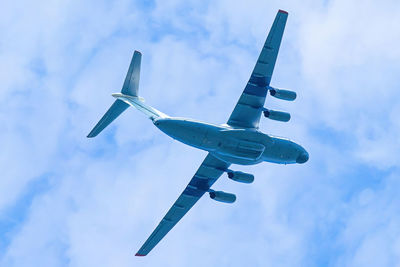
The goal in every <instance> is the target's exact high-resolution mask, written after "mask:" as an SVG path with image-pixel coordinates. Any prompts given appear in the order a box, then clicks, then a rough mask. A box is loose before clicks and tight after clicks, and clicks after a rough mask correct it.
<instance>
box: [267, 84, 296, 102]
mask: <svg viewBox="0 0 400 267" xmlns="http://www.w3.org/2000/svg"><path fill="white" fill-rule="evenodd" d="M269 93H270V95H272V96H273V97H276V98H279V99H282V100H287V101H293V100H295V99H296V97H297V94H296V92H293V91H289V90H285V89H278V88H273V87H270V88H269Z"/></svg>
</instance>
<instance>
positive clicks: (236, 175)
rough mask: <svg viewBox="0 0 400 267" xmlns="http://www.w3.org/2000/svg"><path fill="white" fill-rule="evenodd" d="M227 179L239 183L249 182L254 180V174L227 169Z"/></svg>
mask: <svg viewBox="0 0 400 267" xmlns="http://www.w3.org/2000/svg"><path fill="white" fill-rule="evenodd" d="M228 177H229V179H232V180H234V181H236V182H239V183H246V184H251V183H252V182H253V181H254V175H253V174H250V173H245V172H239V171H228Z"/></svg>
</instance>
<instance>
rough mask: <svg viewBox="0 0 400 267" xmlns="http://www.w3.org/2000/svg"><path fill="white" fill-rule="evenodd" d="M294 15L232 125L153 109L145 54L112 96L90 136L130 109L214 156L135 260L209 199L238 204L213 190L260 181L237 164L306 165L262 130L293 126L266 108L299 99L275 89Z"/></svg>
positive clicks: (286, 143) (276, 27)
mask: <svg viewBox="0 0 400 267" xmlns="http://www.w3.org/2000/svg"><path fill="white" fill-rule="evenodd" d="M287 17H288V12H286V11H283V10H279V11H278V13H277V15H276V17H275V20H274V22H273V24H272V27H271V30H270V32H269V34H268V37H267V39H266V41H265V43H264V46H263V48H262V50H261V53H260V55H259V57H258V60H257V63H256V65H255V67H254V69H253V72H252V73H251V76H250V79H249V81H248V83H247V84H246V87H245V89H244V91H243V93H242V95H241V96H240V98H239V101H238V102H237V104H236V106H235V108H234V110H233V112H232V114H231V115H230V117H229V119H228V121H227V123H226V124H222V125H215V124H211V123H206V122H200V121H197V120H193V119H189V118H179V117H170V116H168V115H166V114H164V113H162V112H161V111H159V110H157V109H155V108H153V107H151V106H149V105H147V104H146V103H145V101H144V99H143V98H142V97H140V96H139V95H138V87H139V77H140V64H141V57H142V54H141V53H140V52H138V51H135V52H134V54H133V57H132V60H131V63H130V66H129V70H128V73H127V75H126V78H125V81H124V84H123V87H122V90H121V93H114V94H112V96H113V97H115V98H116V100H115V102H114V103H113V104H112V106H111V107H110V108H109V109H108V111H107V112H106V113H105V114H104V116H103V117H102V118H101V119H100V121H99V122H98V123H97V124H96V126H95V127H94V128H93V130H92V131H91V132H90V133H89V135H88V136H87V137H88V138H92V137H95V136H97V135H98V134H99V133H100V132H101V131H102V130H103V129H104V128H106V127H107V126H108V125H109V124H110V123H111V122H112V121H113V120H115V119H116V118H117V117H118V116H119V115H120V114H121V113H122V112H124V111H125V110H126V109H127V108H128V107H129V106H132V107H135V108H136V109H138V110H139V111H141V112H143V113H144V114H145V115H146V116H147V117H148V118H149V119H150V120H151V121H152V122H153V124H154V125H155V126H156V127H157V128H158V129H160V130H161V131H162V132H164V133H165V134H167V135H169V136H170V137H172V138H173V139H175V140H178V141H180V142H182V143H184V144H187V145H189V146H192V147H195V148H199V149H202V150H205V151H207V152H208V154H207V156H206V158H205V159H204V161H203V163H202V164H201V165H200V167H199V168H198V170H197V171H196V173H195V174H194V176H193V178H192V179H191V180H190V182H189V184H188V185H187V186H186V188H185V189H184V191H183V192H182V194H181V195H180V196H179V197H178V199H177V200H176V201H175V203H174V204H173V205H172V207H171V208H170V209H169V211H168V212H167V214H166V215H165V216H164V218H163V219H162V220H161V222H160V223H159V224H158V226H157V227H156V229H155V230H154V231H153V232H152V234H151V235H150V237H149V238H148V239H147V240H146V242H145V243H144V244H143V245H142V247H141V248H140V249H139V251H138V252H137V253H136V254H135V256H146V255H147V254H148V253H149V252H150V251H151V250H152V249H153V248H154V247H155V246H156V245H157V244H158V243H159V242H160V241H161V239H162V238H164V237H165V235H166V234H167V233H168V232H169V231H170V230H171V229H172V228H173V227H174V226H175V225H176V224H177V223H178V222H179V220H180V219H182V217H183V216H184V215H185V214H186V213H187V212H188V211H189V210H190V209H191V208H192V207H193V206H194V204H196V202H197V201H198V200H199V199H200V198H201V197H202V196H203V195H204V194H205V193H209V196H210V198H211V199H213V200H216V201H220V202H225V203H233V202H235V200H236V196H235V195H234V194H231V193H227V192H223V191H215V190H213V189H212V188H211V187H212V185H213V184H214V183H215V181H216V180H217V179H218V178H219V177H220V176H221V175H222V174H223V173H227V175H228V178H230V179H231V180H233V181H236V182H240V183H252V182H253V181H254V175H252V174H249V173H245V172H241V171H234V170H232V169H230V168H229V167H230V165H231V164H238V165H252V164H258V163H261V162H264V161H265V162H272V163H278V164H291V163H300V164H301V163H305V162H307V161H308V159H309V154H308V153H307V151H306V150H305V149H304V148H303V147H302V146H300V145H298V144H296V143H295V142H293V141H290V140H289V139H286V138H282V137H276V136H271V135H268V134H265V133H262V132H261V131H260V130H259V122H260V118H261V114H263V115H264V116H265V117H267V118H269V119H271V120H276V121H282V122H287V121H289V120H290V114H289V113H286V112H282V111H275V110H271V109H267V108H265V107H264V102H265V98H266V96H267V94H268V92H269V94H270V95H271V96H273V97H275V98H278V99H281V100H287V101H293V100H295V98H296V96H297V95H296V93H295V92H293V91H289V90H284V89H278V88H275V87H272V86H270V82H271V77H272V73H273V70H274V66H275V62H276V59H277V56H278V51H279V47H280V44H281V40H282V36H283V31H284V29H285V25H286V21H287Z"/></svg>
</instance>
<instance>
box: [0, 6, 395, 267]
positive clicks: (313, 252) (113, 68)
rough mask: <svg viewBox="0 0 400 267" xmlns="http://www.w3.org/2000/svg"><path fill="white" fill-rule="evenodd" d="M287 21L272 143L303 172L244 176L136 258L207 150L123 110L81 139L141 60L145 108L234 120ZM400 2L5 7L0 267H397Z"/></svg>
mask: <svg viewBox="0 0 400 267" xmlns="http://www.w3.org/2000/svg"><path fill="white" fill-rule="evenodd" d="M278 9H284V10H287V11H288V12H289V19H288V23H287V25H286V31H285V34H284V38H283V42H282V46H281V50H280V54H279V57H278V61H277V65H276V68H275V72H274V77H273V79H272V85H273V86H276V87H283V88H290V89H293V90H295V91H297V93H298V98H297V100H296V101H295V102H293V103H292V102H284V101H279V100H277V99H271V98H268V99H267V102H266V106H267V107H269V108H273V109H280V110H284V111H288V112H290V113H291V114H292V120H291V121H290V123H280V122H274V121H269V120H266V119H264V120H263V121H262V122H261V130H262V131H264V132H266V133H271V134H274V135H279V136H285V137H289V138H290V139H293V140H294V141H296V142H298V143H300V144H302V145H303V146H304V147H305V148H306V149H307V150H308V151H309V153H310V161H309V162H307V163H306V164H304V165H287V166H283V165H274V164H269V163H264V164H260V165H256V166H250V167H248V166H246V167H244V166H234V168H235V169H236V170H242V171H247V172H251V173H253V174H254V175H255V177H256V180H255V182H254V183H253V184H251V185H245V184H239V183H235V182H233V181H231V180H229V179H227V178H226V177H225V176H222V177H221V179H220V180H218V181H217V183H216V184H215V186H214V189H217V190H224V191H228V192H232V193H235V194H236V195H237V198H238V199H237V201H236V203H235V204H233V205H228V204H223V203H218V202H214V201H212V200H210V199H209V198H207V197H204V198H203V199H201V200H200V201H199V203H198V204H197V205H196V206H195V207H194V208H193V209H192V210H191V211H190V212H189V213H188V215H187V216H186V217H185V218H184V219H183V220H182V221H181V222H180V223H179V224H178V225H177V226H176V227H175V228H174V229H173V230H172V231H171V232H170V233H169V234H168V235H167V237H166V238H165V239H164V240H163V241H162V242H161V243H160V244H159V245H158V246H157V247H156V248H155V249H154V250H153V251H152V252H151V253H150V254H149V255H148V256H147V257H140V258H139V257H134V254H135V253H136V251H137V249H138V248H139V247H140V246H141V245H142V243H143V242H144V241H145V240H146V238H147V237H148V235H149V234H150V233H151V232H152V231H153V229H154V228H155V226H156V225H157V224H158V222H159V221H160V219H161V218H162V217H163V216H164V214H165V213H166V211H167V210H168V209H169V207H170V206H171V205H172V203H173V202H174V201H175V199H176V198H177V196H178V195H179V194H180V193H181V191H182V190H183V188H184V187H185V186H186V184H187V183H188V181H189V179H190V178H191V177H192V175H193V174H194V172H195V171H196V169H197V168H198V166H199V164H200V163H201V162H202V159H203V158H204V156H205V155H206V153H205V152H204V151H200V150H196V149H194V148H190V147H188V146H185V145H183V144H180V143H178V142H176V141H173V140H172V139H170V138H169V137H167V136H165V135H163V134H162V133H161V132H160V131H159V130H158V129H156V128H155V127H154V126H153V125H152V123H151V122H150V121H149V120H148V119H147V118H145V117H144V116H143V114H141V113H140V112H138V111H136V110H134V109H132V108H131V109H129V110H128V111H126V112H125V113H124V114H123V115H121V117H120V118H118V120H117V121H115V122H114V123H113V124H112V125H111V126H110V127H108V128H107V129H106V130H105V131H104V132H103V133H101V134H100V135H99V136H98V137H96V138H94V139H87V138H86V135H87V134H88V132H89V131H90V130H91V128H92V127H93V126H94V124H95V123H96V122H97V121H98V119H99V118H100V117H101V116H102V115H103V113H104V112H105V111H106V109H107V108H108V107H109V105H111V103H112V102H113V98H112V97H111V96H110V95H111V93H113V92H119V91H120V89H121V86H122V83H123V80H124V77H125V74H126V71H127V68H128V65H129V61H130V58H131V56H132V52H133V51H134V50H135V49H136V50H139V51H141V52H142V54H143V58H142V69H141V80H140V94H141V96H143V97H144V98H146V102H147V103H149V104H151V105H152V106H154V107H156V108H158V109H159V110H161V111H163V112H165V113H167V114H169V115H171V116H185V117H191V118H196V119H200V120H204V121H209V122H213V123H225V122H226V120H227V119H228V117H229V115H230V112H231V111H232V109H233V107H234V104H235V103H236V101H237V99H238V97H239V95H240V93H241V92H242V90H243V89H244V86H245V84H246V82H247V80H248V78H249V75H250V73H251V70H252V68H253V66H254V64H255V61H256V59H257V57H258V54H259V51H260V49H261V47H262V45H263V42H264V41H265V38H266V35H267V33H268V31H269V28H270V26H271V24H272V21H273V19H274V17H275V14H276V12H277V10H278ZM399 14H400V2H399V1H396V0H384V1H373V0H363V1H361V0H352V1H346V0H332V1H329V0H324V1H317V0H306V1H295V0H292V1H285V2H284V3H282V1H278V0H271V1H269V0H268V1H256V0H247V1H228V0H218V1H187V0H185V1H184V0H168V1H161V0H154V1H124V0H123V1H105V0H101V1H94V0H93V1H90V0H89V1H66V0H59V1H11V0H10V1H8V0H6V1H3V2H2V4H1V8H0V36H1V38H0V148H1V150H0V151H1V152H0V168H1V177H0V266H400V194H399V187H400V157H399V155H398V154H399V151H400V137H399V136H400V120H399V118H398V114H399V113H400V91H399V90H400V86H399V84H400V82H399V77H400V64H399V61H400V49H399V43H400V28H399V25H400V15H399Z"/></svg>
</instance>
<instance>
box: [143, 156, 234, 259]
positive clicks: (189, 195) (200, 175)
mask: <svg viewBox="0 0 400 267" xmlns="http://www.w3.org/2000/svg"><path fill="white" fill-rule="evenodd" d="M229 165H230V164H229V163H226V162H224V161H222V160H219V159H217V158H216V157H214V156H212V155H211V154H208V155H207V157H206V158H205V159H204V161H203V163H202V164H201V165H200V167H199V169H198V170H197V172H196V173H195V175H194V176H193V178H192V180H190V182H189V184H188V185H187V186H186V188H185V190H183V192H182V194H181V195H180V196H179V198H178V199H177V200H176V201H175V203H174V204H173V205H172V207H171V208H170V209H169V211H168V212H167V214H166V215H165V216H164V218H163V219H162V220H161V222H160V223H159V224H158V226H157V228H156V229H155V230H154V231H153V233H152V234H151V235H150V237H149V238H148V239H147V240H146V242H145V243H144V244H143V246H142V247H141V248H140V249H139V251H138V252H137V253H136V256H146V255H147V254H148V253H149V252H150V251H151V250H152V249H153V248H154V247H155V246H156V245H157V244H158V242H160V240H161V239H162V238H163V237H164V236H165V235H166V234H167V233H168V232H169V231H170V230H171V229H172V228H173V227H174V226H175V224H177V223H178V222H179V220H180V219H182V217H183V216H184V215H185V214H186V213H187V212H188V211H189V210H190V208H192V207H193V206H194V204H196V202H197V201H198V200H199V199H200V198H201V197H202V196H203V195H204V193H206V192H207V191H208V190H209V189H210V187H211V186H212V185H213V184H214V183H215V181H216V180H217V179H218V178H219V177H220V176H221V175H222V174H223V173H224V171H225V170H226V169H227V168H228V167H229Z"/></svg>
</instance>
